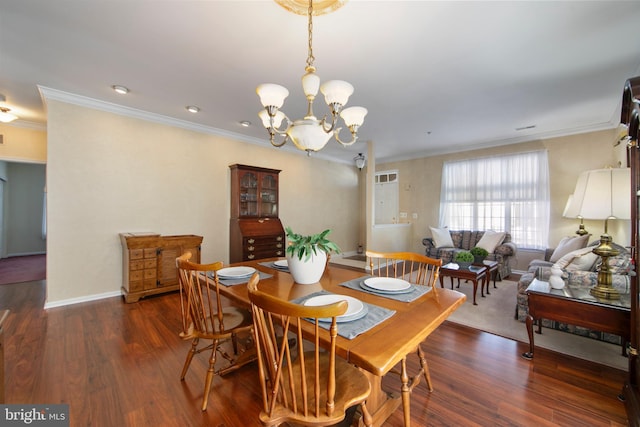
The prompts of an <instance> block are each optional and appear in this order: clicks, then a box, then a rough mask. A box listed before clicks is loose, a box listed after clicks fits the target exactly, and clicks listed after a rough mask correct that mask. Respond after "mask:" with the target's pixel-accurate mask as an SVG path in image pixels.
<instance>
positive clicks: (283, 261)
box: [273, 259, 289, 268]
mask: <svg viewBox="0 0 640 427" xmlns="http://www.w3.org/2000/svg"><path fill="white" fill-rule="evenodd" d="M273 265H274V266H276V267H278V268H289V263H288V262H287V260H286V259H281V260H278V261H273Z"/></svg>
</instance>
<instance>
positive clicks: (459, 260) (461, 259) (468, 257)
mask: <svg viewBox="0 0 640 427" xmlns="http://www.w3.org/2000/svg"><path fill="white" fill-rule="evenodd" d="M453 261H454V262H455V263H456V264H458V265H459V266H460V267H461V268H464V267H469V266H470V265H471V263H472V262H473V255H472V254H471V252H469V251H460V252H457V253H456V254H455V256H454V257H453Z"/></svg>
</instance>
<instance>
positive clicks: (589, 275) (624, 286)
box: [515, 241, 632, 344]
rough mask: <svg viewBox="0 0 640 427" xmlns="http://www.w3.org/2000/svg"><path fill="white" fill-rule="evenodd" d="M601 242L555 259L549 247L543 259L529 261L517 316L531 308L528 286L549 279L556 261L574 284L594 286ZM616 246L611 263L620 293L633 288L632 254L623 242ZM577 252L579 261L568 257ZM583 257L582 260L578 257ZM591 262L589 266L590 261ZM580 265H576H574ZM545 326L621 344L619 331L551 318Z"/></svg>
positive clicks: (520, 285)
mask: <svg viewBox="0 0 640 427" xmlns="http://www.w3.org/2000/svg"><path fill="white" fill-rule="evenodd" d="M597 244H598V241H595V242H593V243H592V244H590V245H589V246H587V247H585V248H584V249H583V250H576V251H572V252H570V253H568V254H566V255H565V256H563V257H562V258H561V259H559V260H557V261H555V262H553V261H551V259H552V258H551V257H552V255H553V253H554V249H547V250H546V251H545V255H544V259H537V260H533V261H531V263H529V267H528V271H527V272H526V273H524V274H523V275H522V276H521V277H520V280H519V281H518V293H517V297H516V310H515V317H516V319H518V320H520V321H521V322H524V321H525V320H526V318H527V316H528V314H529V310H528V297H527V293H526V290H527V287H528V286H529V284H531V282H532V281H533V279H535V278H537V279H538V280H542V281H549V278H550V277H551V268H552V267H553V266H554V265H555V266H556V267H560V268H561V269H562V278H563V279H564V280H565V282H566V283H568V284H569V285H571V286H580V287H585V288H592V287H594V286H595V285H596V284H597V282H598V269H599V268H600V264H601V260H600V258H599V257H597V256H596V255H595V254H592V252H591V251H592V250H593V248H594V247H595V246H596V245H597ZM614 246H615V247H616V249H618V250H619V251H620V254H619V255H617V256H615V257H611V258H609V267H610V269H611V272H612V273H613V274H612V286H613V287H614V288H616V289H617V290H618V291H619V292H620V293H621V294H628V293H629V291H630V280H629V273H630V271H631V268H632V266H631V256H630V253H629V252H628V251H627V250H626V249H625V248H624V247H622V246H619V245H615V244H614ZM572 255H576V256H577V258H576V257H574V258H573V259H574V260H576V259H578V260H577V261H573V263H572V262H569V264H567V260H568V259H570V258H571V257H572ZM586 256H593V257H594V258H593V259H594V261H593V262H591V261H590V260H584V259H585V257H586ZM579 259H583V261H579ZM591 263H592V265H591V266H590V267H587V265H588V264H591ZM572 264H573V265H572ZM574 266H577V269H576V268H572V267H574ZM582 268H588V269H582ZM542 326H544V327H547V328H552V329H557V330H561V331H565V332H570V333H574V334H577V335H582V336H586V337H590V338H594V339H597V340H601V341H606V342H610V343H614V344H621V338H620V337H619V336H617V335H613V334H609V333H605V332H601V331H594V330H590V329H587V328H583V327H580V326H575V325H568V324H566V323H561V322H557V321H554V320H549V319H542Z"/></svg>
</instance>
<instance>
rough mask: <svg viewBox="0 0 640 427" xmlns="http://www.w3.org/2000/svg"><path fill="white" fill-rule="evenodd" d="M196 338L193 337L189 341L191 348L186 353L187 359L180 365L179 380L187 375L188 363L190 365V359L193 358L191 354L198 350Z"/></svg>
mask: <svg viewBox="0 0 640 427" xmlns="http://www.w3.org/2000/svg"><path fill="white" fill-rule="evenodd" d="M198 341H199V339H198V338H194V339H193V341H191V349H190V350H189V352H188V353H187V359H186V360H185V361H184V366H183V367H182V373H181V374H180V380H184V377H185V375H187V371H188V370H189V365H191V360H193V355H194V354H196V353H197V352H198Z"/></svg>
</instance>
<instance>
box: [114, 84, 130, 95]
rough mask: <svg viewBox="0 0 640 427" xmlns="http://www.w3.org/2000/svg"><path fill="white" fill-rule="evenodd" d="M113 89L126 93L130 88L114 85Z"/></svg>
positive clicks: (121, 93) (122, 93)
mask: <svg viewBox="0 0 640 427" xmlns="http://www.w3.org/2000/svg"><path fill="white" fill-rule="evenodd" d="M111 89H113V90H115V91H116V92H118V93H119V94H120V95H126V94H128V93H129V88H127V87H124V86H120V85H113V86H111Z"/></svg>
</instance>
